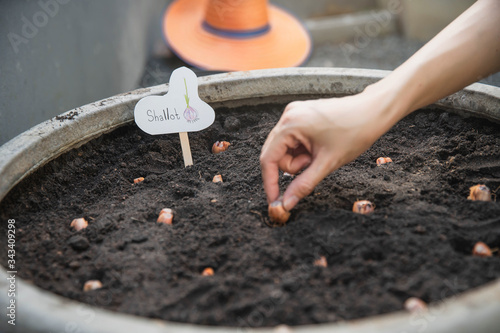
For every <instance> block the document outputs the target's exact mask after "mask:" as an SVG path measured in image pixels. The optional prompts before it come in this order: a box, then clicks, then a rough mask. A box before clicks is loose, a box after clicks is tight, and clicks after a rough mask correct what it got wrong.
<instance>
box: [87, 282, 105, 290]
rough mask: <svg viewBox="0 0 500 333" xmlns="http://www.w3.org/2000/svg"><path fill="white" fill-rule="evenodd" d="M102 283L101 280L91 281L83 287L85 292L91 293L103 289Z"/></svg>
mask: <svg viewBox="0 0 500 333" xmlns="http://www.w3.org/2000/svg"><path fill="white" fill-rule="evenodd" d="M101 288H102V283H101V281H99V280H89V281H87V282H85V284H84V285H83V291H91V290H96V289H101Z"/></svg>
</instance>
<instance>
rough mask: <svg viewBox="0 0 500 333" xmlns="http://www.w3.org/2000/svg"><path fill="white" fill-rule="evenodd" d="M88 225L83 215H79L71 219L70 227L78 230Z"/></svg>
mask: <svg viewBox="0 0 500 333" xmlns="http://www.w3.org/2000/svg"><path fill="white" fill-rule="evenodd" d="M88 225H89V223H88V222H87V220H85V219H84V218H83V217H80V218H78V219H74V220H73V221H71V224H70V227H72V228H74V229H75V230H76V231H80V230H82V229H85V228H87V227H88Z"/></svg>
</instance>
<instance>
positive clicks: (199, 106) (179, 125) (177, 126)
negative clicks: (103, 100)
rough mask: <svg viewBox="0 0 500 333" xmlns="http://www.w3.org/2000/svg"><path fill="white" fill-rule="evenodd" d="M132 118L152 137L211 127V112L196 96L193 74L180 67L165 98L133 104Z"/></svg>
mask: <svg viewBox="0 0 500 333" xmlns="http://www.w3.org/2000/svg"><path fill="white" fill-rule="evenodd" d="M134 119H135V123H136V124H137V126H139V128H140V129H141V130H143V131H144V132H146V133H148V134H152V135H158V134H169V133H181V132H197V131H201V130H203V129H205V128H207V127H208V126H210V125H212V123H213V122H214V120H215V112H214V109H213V108H212V107H211V106H210V105H208V104H207V103H206V102H204V101H202V100H201V98H200V97H199V96H198V78H197V77H196V74H195V73H194V72H193V71H192V70H190V69H188V68H186V67H180V68H177V69H176V70H175V71H173V72H172V75H171V76H170V82H169V88H168V93H167V94H166V95H163V96H147V97H144V98H142V99H141V100H140V101H139V102H138V103H137V104H136V106H135V109H134Z"/></svg>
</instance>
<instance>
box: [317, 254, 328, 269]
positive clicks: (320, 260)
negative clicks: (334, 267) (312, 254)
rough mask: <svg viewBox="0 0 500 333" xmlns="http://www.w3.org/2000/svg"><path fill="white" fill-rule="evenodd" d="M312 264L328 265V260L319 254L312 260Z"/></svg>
mask: <svg viewBox="0 0 500 333" xmlns="http://www.w3.org/2000/svg"><path fill="white" fill-rule="evenodd" d="M314 266H318V267H328V262H327V261H326V258H325V256H321V257H320V258H319V259H316V260H314Z"/></svg>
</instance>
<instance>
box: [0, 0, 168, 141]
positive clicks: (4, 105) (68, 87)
mask: <svg viewBox="0 0 500 333" xmlns="http://www.w3.org/2000/svg"><path fill="white" fill-rule="evenodd" d="M165 6H166V1H165V0H141V1H134V0H100V1H99V0H87V1H85V0H0V145H1V144H3V143H4V142H6V141H7V140H9V139H11V138H13V137H14V136H15V135H17V134H19V133H21V132H23V131H25V130H26V129H29V128H30V127H32V126H33V125H36V124H38V123H40V122H42V121H44V120H46V119H49V118H51V117H53V116H55V115H58V114H60V113H62V112H64V111H67V110H69V109H72V108H74V107H78V106H81V105H84V104H87V103H90V102H93V101H95V100H98V99H102V98H106V97H109V96H112V95H115V94H117V93H120V92H125V91H128V90H131V89H133V88H135V87H136V86H137V81H138V79H139V77H140V76H141V74H142V72H143V70H144V63H145V61H146V59H147V57H148V52H149V50H151V47H152V42H153V41H152V38H151V37H150V38H146V37H145V36H151V35H150V34H149V32H150V31H152V30H157V31H161V30H160V26H161V23H160V19H161V13H162V11H163V10H164V9H165Z"/></svg>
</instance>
